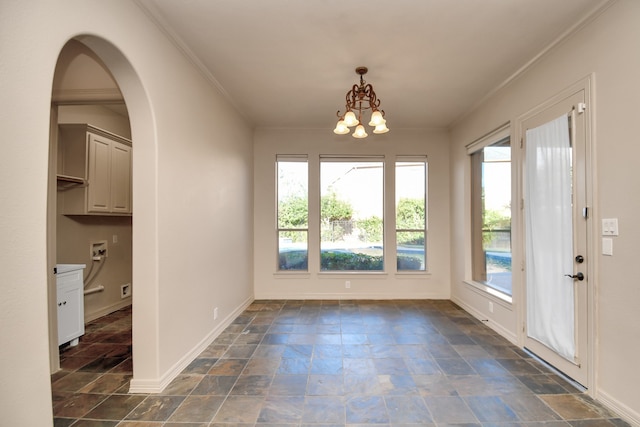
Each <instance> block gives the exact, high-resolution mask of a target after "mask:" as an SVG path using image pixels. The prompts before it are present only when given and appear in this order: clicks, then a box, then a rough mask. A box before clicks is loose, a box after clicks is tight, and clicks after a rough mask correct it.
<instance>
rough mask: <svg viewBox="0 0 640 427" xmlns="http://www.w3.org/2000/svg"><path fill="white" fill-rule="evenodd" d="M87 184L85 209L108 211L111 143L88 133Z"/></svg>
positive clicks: (109, 201)
mask: <svg viewBox="0 0 640 427" xmlns="http://www.w3.org/2000/svg"><path fill="white" fill-rule="evenodd" d="M88 135H89V159H88V161H89V168H88V169H89V185H88V187H87V188H88V192H87V193H88V194H87V211H89V212H109V211H110V203H111V144H112V142H111V141H109V140H108V139H106V138H103V137H101V136H98V135H94V134H92V133H89V134H88Z"/></svg>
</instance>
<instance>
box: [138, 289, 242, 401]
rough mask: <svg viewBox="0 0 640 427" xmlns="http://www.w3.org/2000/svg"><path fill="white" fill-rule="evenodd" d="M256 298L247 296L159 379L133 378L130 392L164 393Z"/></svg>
mask: <svg viewBox="0 0 640 427" xmlns="http://www.w3.org/2000/svg"><path fill="white" fill-rule="evenodd" d="M253 300H254V298H253V297H250V298H247V299H246V300H245V301H244V302H243V303H242V304H240V305H239V306H238V307H237V308H236V309H235V310H234V311H233V312H231V313H230V314H229V315H228V316H227V317H225V318H224V319H222V321H221V322H220V323H219V324H218V325H217V326H216V327H215V328H214V329H213V330H212V331H211V332H209V333H208V334H207V336H206V337H204V338H203V339H202V340H201V341H200V342H199V343H198V344H196V345H195V346H194V347H193V348H192V349H191V350H190V351H189V352H187V353H186V354H185V355H184V356H183V357H182V358H181V359H180V360H178V361H177V362H176V363H175V364H174V365H173V366H172V367H171V368H170V369H169V370H168V371H167V372H165V373H164V374H163V375H162V376H161V377H160V378H158V379H151V380H139V379H136V378H133V379H132V380H131V383H130V384H129V393H145V394H152V393H162V391H163V390H164V389H165V387H167V386H168V385H169V384H170V383H171V381H173V380H174V379H175V378H176V377H177V376H178V375H179V374H180V373H181V372H182V371H183V370H184V369H185V368H186V367H187V366H189V364H190V363H191V362H193V361H194V360H195V359H196V358H197V357H198V355H200V353H202V351H204V350H205V349H206V348H207V347H208V346H209V345H210V344H211V343H212V342H213V341H214V340H215V339H216V338H218V336H219V335H220V334H221V333H222V331H224V330H225V329H226V328H227V327H228V326H229V325H230V324H231V323H232V322H233V321H234V320H235V319H236V317H238V316H239V315H240V314H242V312H244V311H245V310H246V308H247V307H249V305H250V304H251V303H252V302H253Z"/></svg>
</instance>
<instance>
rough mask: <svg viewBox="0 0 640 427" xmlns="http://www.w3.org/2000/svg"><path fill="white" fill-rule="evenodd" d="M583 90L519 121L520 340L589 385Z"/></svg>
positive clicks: (540, 355)
mask: <svg viewBox="0 0 640 427" xmlns="http://www.w3.org/2000/svg"><path fill="white" fill-rule="evenodd" d="M585 108H586V105H585V90H584V89H581V90H576V91H575V92H573V93H570V94H567V96H566V97H565V98H562V99H560V100H558V101H557V102H555V103H551V104H549V105H547V106H546V107H545V108H542V109H540V110H539V111H537V112H535V113H532V114H531V115H530V116H529V117H528V118H526V119H524V120H523V121H522V126H521V129H522V130H521V132H522V135H521V136H522V141H523V144H522V146H523V150H524V174H523V186H524V188H523V195H524V203H523V211H524V215H523V216H524V222H525V244H524V248H525V272H524V273H525V274H524V278H525V292H524V298H525V302H526V303H525V304H524V307H525V310H526V314H525V316H524V319H525V328H524V332H525V337H524V342H525V347H526V348H527V349H529V350H530V351H532V352H533V353H534V354H536V355H537V356H538V357H540V358H541V359H543V360H545V361H546V362H547V363H549V364H551V365H552V366H554V367H555V368H556V369H558V370H559V371H561V372H563V373H564V374H565V375H567V376H569V377H570V378H572V379H573V380H575V381H577V382H578V383H580V384H582V385H583V386H585V387H588V363H589V360H588V355H589V351H588V344H589V343H588V338H589V336H588V317H587V316H588V314H589V313H588V295H589V293H588V286H589V277H588V274H587V272H588V271H589V270H588V262H589V260H588V257H587V255H588V253H589V251H588V247H587V242H588V221H589V218H588V215H589V211H588V206H587V201H588V197H587V172H588V171H587V164H589V163H588V160H589V159H588V157H587V156H588V150H587V133H586V131H587V123H588V122H587V113H586V112H585Z"/></svg>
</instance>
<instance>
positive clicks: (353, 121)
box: [344, 111, 360, 127]
mask: <svg viewBox="0 0 640 427" xmlns="http://www.w3.org/2000/svg"><path fill="white" fill-rule="evenodd" d="M358 123H360V122H359V121H358V119H357V118H356V115H355V113H354V112H353V111H347V114H345V115H344V124H345V125H346V126H348V127H353V126H355V125H357V124H358Z"/></svg>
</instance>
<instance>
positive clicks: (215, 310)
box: [213, 307, 218, 320]
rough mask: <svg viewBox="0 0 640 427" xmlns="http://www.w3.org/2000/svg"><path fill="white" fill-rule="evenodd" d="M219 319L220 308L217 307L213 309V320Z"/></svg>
mask: <svg viewBox="0 0 640 427" xmlns="http://www.w3.org/2000/svg"><path fill="white" fill-rule="evenodd" d="M217 318H218V307H215V308H214V309H213V320H216V319H217Z"/></svg>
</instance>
